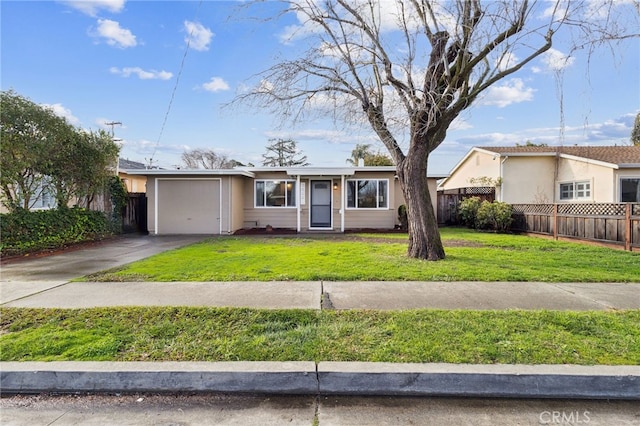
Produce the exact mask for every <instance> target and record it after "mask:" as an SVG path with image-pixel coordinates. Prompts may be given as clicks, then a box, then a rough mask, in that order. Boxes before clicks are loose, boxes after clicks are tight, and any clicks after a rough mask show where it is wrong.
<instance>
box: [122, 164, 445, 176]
mask: <svg viewBox="0 0 640 426" xmlns="http://www.w3.org/2000/svg"><path fill="white" fill-rule="evenodd" d="M120 171H121V172H123V173H127V174H130V175H141V176H167V175H182V176H185V175H186V176H212V175H214V176H245V177H249V178H253V177H255V175H256V173H259V172H284V173H286V174H287V175H289V176H353V175H355V174H356V173H358V172H393V173H395V172H396V168H395V166H365V167H240V168H234V169H173V170H167V169H120ZM448 176H449V175H448V174H429V173H427V178H431V179H444V178H446V177H448Z"/></svg>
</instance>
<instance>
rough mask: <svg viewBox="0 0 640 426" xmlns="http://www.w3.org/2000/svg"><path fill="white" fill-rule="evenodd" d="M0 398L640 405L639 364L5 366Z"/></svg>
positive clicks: (247, 363)
mask: <svg viewBox="0 0 640 426" xmlns="http://www.w3.org/2000/svg"><path fill="white" fill-rule="evenodd" d="M0 371H1V373H0V383H1V388H2V392H3V393H5V394H11V393H39V392H98V393H99V392H183V391H187V392H188V391H194V392H223V393H261V394H310V395H315V394H320V395H378V396H383V395H389V396H397V395H407V396H408V395H413V396H416V395H417V396H420V395H421V396H465V397H509V398H582V399H634V400H640V369H639V368H638V367H637V366H578V365H469V364H393V363H360V362H320V363H318V364H316V363H314V362H211V363H209V362H1V363H0Z"/></svg>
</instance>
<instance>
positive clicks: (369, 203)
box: [347, 179, 389, 209]
mask: <svg viewBox="0 0 640 426" xmlns="http://www.w3.org/2000/svg"><path fill="white" fill-rule="evenodd" d="M388 200H389V181H388V180H387V179H380V180H378V179H359V180H348V181H347V207H348V208H352V209H386V208H387V207H388V206H389V202H388Z"/></svg>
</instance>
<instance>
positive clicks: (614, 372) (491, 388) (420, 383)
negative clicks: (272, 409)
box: [318, 362, 640, 399]
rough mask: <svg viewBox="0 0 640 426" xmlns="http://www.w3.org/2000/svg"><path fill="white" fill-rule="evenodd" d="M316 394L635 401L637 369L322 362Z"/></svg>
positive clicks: (639, 386) (639, 380)
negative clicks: (318, 388) (318, 389)
mask: <svg viewBox="0 0 640 426" xmlns="http://www.w3.org/2000/svg"><path fill="white" fill-rule="evenodd" d="M318 380H319V384H320V393H321V394H344V395H350V394H357V395H421V396H458V397H460V396H462V397H485V398H491V397H508V398H577V399H578V398H580V399H640V368H638V367H637V366H603V365H596V366H580V365H505V364H491V365H474V364H438V363H433V364H392V363H358V362H321V363H320V364H319V365H318Z"/></svg>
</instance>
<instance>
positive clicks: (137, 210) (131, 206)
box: [122, 192, 149, 234]
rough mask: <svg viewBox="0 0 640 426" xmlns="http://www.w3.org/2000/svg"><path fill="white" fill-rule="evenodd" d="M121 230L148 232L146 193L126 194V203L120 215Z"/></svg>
mask: <svg viewBox="0 0 640 426" xmlns="http://www.w3.org/2000/svg"><path fill="white" fill-rule="evenodd" d="M122 232H124V233H133V232H140V233H142V234H148V233H149V230H148V229H147V194H145V193H144V192H130V193H129V194H127V205H126V207H125V211H124V214H123V215H122Z"/></svg>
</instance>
